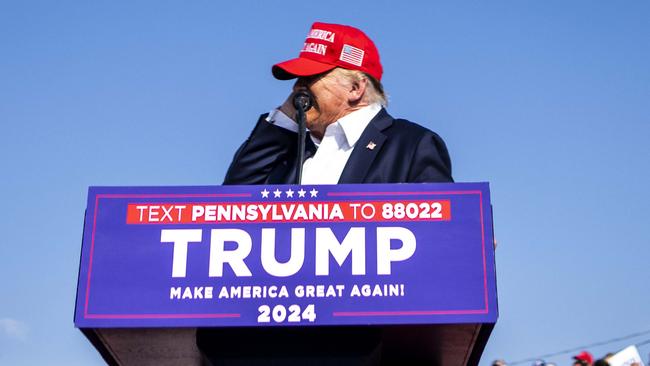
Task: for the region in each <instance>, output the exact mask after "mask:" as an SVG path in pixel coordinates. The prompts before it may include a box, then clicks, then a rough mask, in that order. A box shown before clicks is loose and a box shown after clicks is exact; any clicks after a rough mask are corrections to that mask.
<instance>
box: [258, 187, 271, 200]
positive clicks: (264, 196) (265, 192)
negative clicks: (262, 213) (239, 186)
mask: <svg viewBox="0 0 650 366" xmlns="http://www.w3.org/2000/svg"><path fill="white" fill-rule="evenodd" d="M260 193H262V198H269V193H270V192H269V191H268V190H267V189H266V188H264V190H263V191H262V192H260Z"/></svg>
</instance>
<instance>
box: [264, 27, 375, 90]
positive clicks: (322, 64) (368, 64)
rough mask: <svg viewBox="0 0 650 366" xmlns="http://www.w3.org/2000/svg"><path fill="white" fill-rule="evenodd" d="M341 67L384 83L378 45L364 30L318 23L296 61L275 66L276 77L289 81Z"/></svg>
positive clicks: (308, 35) (312, 29)
mask: <svg viewBox="0 0 650 366" xmlns="http://www.w3.org/2000/svg"><path fill="white" fill-rule="evenodd" d="M335 67H342V68H344V69H348V70H359V71H363V72H365V73H367V74H369V75H371V76H372V77H374V78H375V79H377V80H381V75H382V73H383V69H382V67H381V63H380V61H379V52H378V51H377V47H375V44H374V43H373V42H372V40H370V38H368V36H366V34H365V33H363V32H362V31H361V30H359V29H357V28H354V27H350V26H347V25H340V24H328V23H319V22H316V23H314V24H313V25H312V26H311V29H310V31H309V33H308V34H307V38H306V39H305V44H304V45H303V47H302V50H301V51H300V54H299V55H298V57H297V58H294V59H291V60H288V61H284V62H280V63H278V64H275V65H273V69H272V72H273V76H275V77H276V78H277V79H280V80H289V79H293V78H296V77H300V76H312V75H317V74H321V73H323V72H326V71H329V70H332V69H333V68H335Z"/></svg>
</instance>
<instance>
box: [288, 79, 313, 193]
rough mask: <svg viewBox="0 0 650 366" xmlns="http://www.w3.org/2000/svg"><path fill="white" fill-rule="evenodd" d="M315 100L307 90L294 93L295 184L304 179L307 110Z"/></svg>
mask: <svg viewBox="0 0 650 366" xmlns="http://www.w3.org/2000/svg"><path fill="white" fill-rule="evenodd" d="M313 101H314V100H313V99H312V97H311V95H310V94H309V93H308V92H306V91H305V90H299V91H297V92H296V93H295V94H294V95H293V106H294V107H295V108H296V122H298V146H297V148H298V151H297V152H296V158H297V159H296V180H295V184H300V182H301V181H302V162H303V161H304V160H305V138H306V135H307V127H306V122H307V120H306V118H305V112H307V111H308V110H309V108H311V106H312V104H313Z"/></svg>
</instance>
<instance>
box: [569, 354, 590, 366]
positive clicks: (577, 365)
mask: <svg viewBox="0 0 650 366" xmlns="http://www.w3.org/2000/svg"><path fill="white" fill-rule="evenodd" d="M593 364H594V357H593V356H592V355H591V353H589V352H587V351H582V352H580V353H578V354H577V355H575V356H573V366H593Z"/></svg>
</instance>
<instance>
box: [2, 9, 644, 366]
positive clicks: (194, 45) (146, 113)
mask: <svg viewBox="0 0 650 366" xmlns="http://www.w3.org/2000/svg"><path fill="white" fill-rule="evenodd" d="M316 20H320V21H326V22H337V23H344V24H350V25H354V26H357V27H359V28H361V29H363V30H365V31H366V33H368V34H369V35H370V36H371V37H372V38H373V39H374V40H375V42H376V43H377V46H378V47H379V50H380V53H381V56H382V60H383V64H384V70H385V77H384V80H383V81H384V84H385V88H386V90H387V91H388V93H389V95H390V106H389V111H390V112H391V113H392V114H393V115H395V116H399V117H403V118H408V119H411V120H413V121H416V122H419V123H421V124H423V125H425V126H427V127H429V128H431V129H433V130H434V131H437V132H438V133H439V134H440V135H441V136H443V138H444V139H445V140H446V142H447V145H448V147H449V150H450V153H451V156H452V161H453V165H454V177H455V179H456V180H457V181H465V182H474V181H489V182H490V184H491V188H492V197H493V204H494V217H495V231H496V234H497V237H498V241H499V246H498V250H497V273H498V290H499V305H500V313H501V314H500V318H499V321H498V323H497V326H496V328H495V331H494V333H493V335H492V337H491V339H490V342H489V344H488V346H487V349H486V351H485V354H484V358H483V362H482V364H483V365H488V364H489V362H490V361H491V360H493V359H495V358H505V359H506V360H509V361H515V360H519V359H525V358H528V357H533V356H536V355H540V354H545V353H551V352H554V351H559V350H562V349H566V348H572V347H574V346H579V345H582V344H589V343H592V342H598V341H601V340H606V339H610V338H614V337H617V336H621V335H626V334H629V333H634V332H638V331H643V330H648V329H650V311H648V309H650V306H649V305H648V304H650V291H649V290H650V285H649V283H650V274H649V273H650V272H649V271H648V259H649V258H650V235H649V234H648V229H649V228H650V215H649V214H648V208H649V207H650V198H648V197H649V195H648V187H650V173H649V168H650V164H649V163H650V142H649V140H650V3H648V2H647V1H624V2H596V1H489V2H456V1H454V2H446V3H438V2H433V1H422V2H401V3H397V2H389V1H372V2H368V1H354V2H353V1H350V2H336V1H328V2H313V1H302V2H295V3H282V2H275V1H274V2H271V1H236V2H234V1H233V2H230V3H226V2H217V1H192V2H188V1H184V2H180V1H177V2H174V1H123V2H116V1H97V2H88V1H77V2H74V1H40V2H39V1H16V2H12V3H10V2H8V1H4V2H2V3H1V4H0V126H1V130H0V131H1V132H0V174H1V177H2V178H1V179H0V189H1V193H2V197H3V199H2V204H1V206H0V207H1V208H2V210H1V211H0V215H1V220H0V232H1V233H2V243H1V244H0V290H1V291H2V292H1V295H0V296H1V297H0V364H3V365H34V364H41V363H42V364H51V365H100V364H102V361H101V359H100V357H99V355H98V354H97V352H96V351H95V350H94V349H93V348H92V346H91V345H90V343H89V342H88V341H87V340H86V339H85V338H84V337H83V336H82V334H81V333H80V332H79V331H78V330H77V329H75V328H74V327H73V323H72V317H73V308H74V299H75V290H76V281H77V269H78V264H79V252H80V244H81V243H80V240H81V231H82V225H83V213H84V209H85V202H86V201H85V200H86V190H87V187H88V186H90V185H161V186H164V185H210V184H219V183H220V182H221V180H222V178H223V175H224V173H225V170H226V168H227V165H228V163H229V161H230V158H231V156H232V154H233V152H234V151H235V149H236V148H237V146H238V145H239V144H240V143H241V142H242V141H243V139H244V138H245V137H246V136H247V134H248V133H249V130H250V129H251V127H252V126H253V123H254V122H255V120H256V118H257V116H258V114H260V113H263V112H266V111H268V110H269V109H270V108H272V107H274V106H276V105H278V104H280V103H281V102H282V101H283V100H284V98H285V96H286V94H287V93H288V90H289V88H290V85H291V83H290V82H281V81H276V80H274V79H273V78H272V76H271V74H270V67H271V65H272V64H273V63H275V62H277V61H281V60H284V59H287V58H290V57H294V56H295V55H297V54H298V50H299V49H300V47H301V45H302V42H303V38H304V36H305V34H306V32H307V30H308V28H309V26H310V24H311V23H312V22H313V21H316ZM647 338H650V335H646V336H645V338H644V337H638V338H633V339H630V340H628V341H624V342H617V343H612V344H610V345H608V346H604V347H592V348H590V349H589V350H590V351H592V352H593V353H594V354H595V355H596V356H601V355H603V354H604V353H605V352H607V351H615V350H617V349H620V348H622V347H623V346H626V345H627V344H631V343H636V342H641V341H644V340H645V339H647ZM640 351H641V354H642V356H643V358H644V359H645V360H647V359H648V353H650V347H648V345H646V346H642V347H640ZM569 359H570V357H569V355H562V356H558V357H555V358H551V359H549V360H550V361H555V362H558V364H560V365H562V364H564V365H566V364H569V362H570V361H569ZM526 364H528V363H526Z"/></svg>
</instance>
